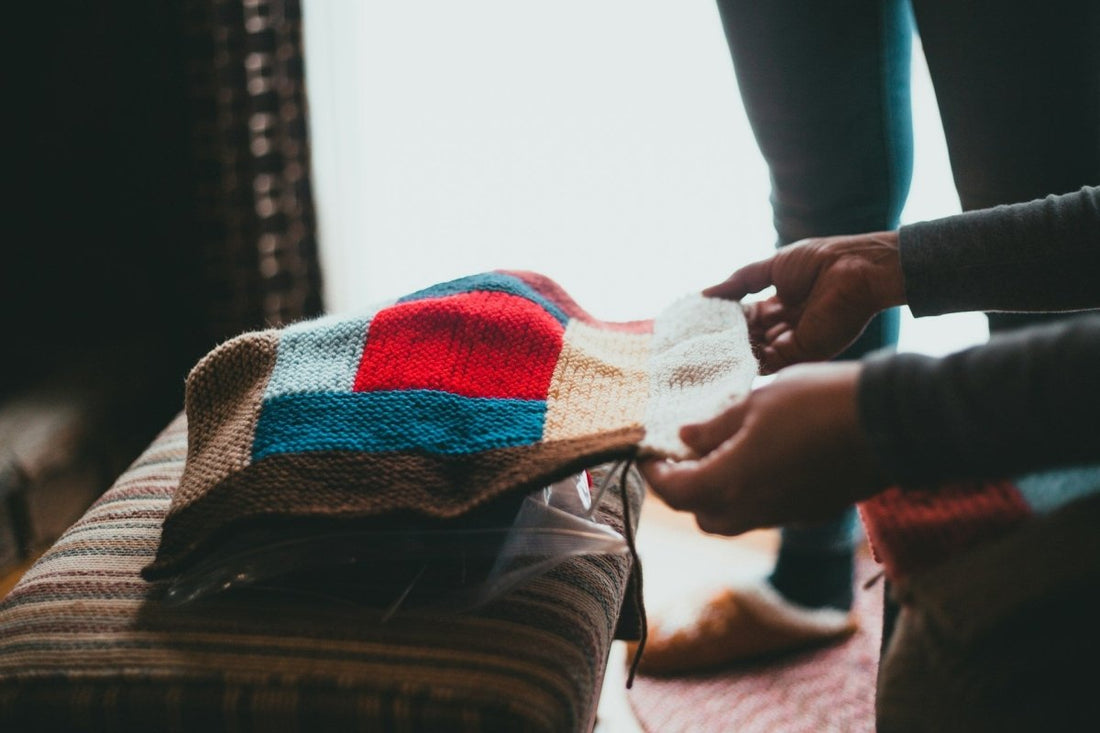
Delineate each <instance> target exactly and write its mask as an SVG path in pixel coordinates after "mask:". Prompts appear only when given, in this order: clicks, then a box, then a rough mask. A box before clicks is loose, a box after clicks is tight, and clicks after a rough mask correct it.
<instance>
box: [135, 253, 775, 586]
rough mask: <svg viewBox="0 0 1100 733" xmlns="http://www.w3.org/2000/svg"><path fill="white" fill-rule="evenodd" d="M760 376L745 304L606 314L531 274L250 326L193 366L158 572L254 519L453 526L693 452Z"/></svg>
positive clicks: (152, 574) (475, 278)
mask: <svg viewBox="0 0 1100 733" xmlns="http://www.w3.org/2000/svg"><path fill="white" fill-rule="evenodd" d="M755 374H756V362H755V360H754V359H753V356H752V353H751V349H750V346H749V339H748V331H747V327H746V324H745V319H744V315H743V313H742V310H741V307H740V305H739V304H738V303H734V302H730V301H725V300H720V299H715V298H704V297H703V296H702V295H688V296H685V297H684V298H682V299H679V300H677V301H676V302H674V303H672V304H671V305H670V306H669V307H668V308H666V309H664V310H663V311H661V312H660V313H658V315H657V316H656V317H655V318H654V319H652V320H646V321H632V322H628V323H609V322H605V321H600V320H598V319H596V318H593V317H592V316H591V315H589V314H588V313H587V312H586V311H584V310H583V309H582V308H581V307H580V306H579V305H577V303H576V302H575V301H573V300H572V298H570V297H569V296H568V294H567V293H566V292H565V290H564V289H563V288H561V286H559V285H558V284H557V283H555V282H553V281H552V280H551V279H550V278H547V277H546V276H544V275H540V274H537V273H530V272H505V271H497V272H488V273H481V274H477V275H472V276H469V277H465V278H459V279H457V280H453V281H449V282H446V283H440V284H438V285H434V286H432V287H429V288H426V289H424V290H420V291H418V292H416V293H412V294H410V295H407V296H405V297H402V298H399V299H397V300H396V301H395V302H393V301H391V302H388V303H383V304H379V305H377V306H374V307H372V308H370V309H367V310H366V311H365V312H363V313H356V314H348V315H332V316H326V317H324V318H320V319H315V320H311V321H303V322H299V323H296V324H293V325H291V326H288V327H286V328H284V329H281V330H277V331H276V330H268V331H262V332H255V333H248V334H243V335H241V336H238V337H237V338H235V339H232V340H230V341H228V342H226V343H225V344H222V345H220V346H219V347H218V348H216V349H214V350H213V351H212V352H211V353H210V354H208V355H207V356H206V357H204V358H203V359H202V360H201V361H200V362H199V363H198V364H197V365H196V366H195V368H194V369H193V370H192V372H191V374H190V375H189V376H188V380H187V391H186V405H185V408H186V410H185V411H186V414H187V419H188V441H189V448H188V456H187V462H186V464H185V468H184V473H183V477H182V479H181V482H180V486H179V489H178V490H177V492H176V493H175V495H174V497H173V500H172V506H171V507H170V509H169V512H168V515H167V517H166V518H165V521H164V526H163V531H162V535H161V541H160V545H159V547H158V551H157V556H156V559H155V560H154V562H152V563H151V564H150V565H148V566H147V567H146V568H145V569H144V571H143V575H144V576H145V577H146V578H147V579H158V578H165V577H169V576H172V575H174V574H176V573H178V572H180V571H181V570H182V569H183V568H185V567H187V566H189V565H190V564H192V563H194V562H196V561H197V560H198V559H200V558H201V557H202V556H203V555H205V554H207V553H209V552H211V551H212V550H213V549H214V548H216V546H217V545H218V543H219V541H221V539H222V538H225V537H228V536H231V535H232V534H233V533H234V532H235V531H236V529H238V528H240V527H245V526H248V527H254V526H256V525H263V524H265V523H266V524H278V523H285V522H287V521H294V522H303V521H315V520H323V521H325V522H329V523H331V522H334V521H339V522H349V523H351V522H367V521H372V520H373V521H385V519H386V517H392V516H400V517H402V518H403V521H408V520H409V519H410V518H411V519H418V520H419V521H424V522H438V521H450V520H454V519H457V518H461V517H463V516H465V515H467V514H469V513H470V512H472V511H474V510H475V509H478V508H479V507H483V506H485V505H487V504H489V503H490V502H493V501H494V500H496V499H498V498H500V497H503V496H504V495H506V494H507V495H513V494H519V493H521V492H527V491H530V490H533V489H536V488H539V487H541V486H545V485H548V484H550V483H552V482H553V481H556V480H558V479H561V478H564V477H565V476H568V475H570V474H572V473H575V472H577V471H579V470H582V469H584V468H587V467H590V466H594V465H597V464H599V463H603V462H606V461H609V460H614V459H622V458H631V457H634V456H639V457H644V456H663V457H672V458H684V457H688V456H690V455H691V453H690V450H689V449H688V447H687V446H686V445H684V444H683V442H682V441H680V439H679V434H678V433H679V428H680V427H681V426H682V425H684V424H686V423H688V422H696V421H700V420H704V419H707V418H709V417H712V416H713V415H715V414H717V413H718V412H720V411H721V410H722V409H723V408H725V407H726V406H727V405H728V404H729V403H730V402H731V401H733V400H735V399H737V398H738V397H740V396H742V395H744V394H745V393H746V392H747V391H748V389H749V387H750V385H751V382H752V379H753V376H754V375H755Z"/></svg>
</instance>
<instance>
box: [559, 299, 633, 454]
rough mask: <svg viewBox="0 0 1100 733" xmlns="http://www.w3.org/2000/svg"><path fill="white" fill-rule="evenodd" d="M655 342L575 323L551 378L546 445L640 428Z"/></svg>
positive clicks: (563, 345)
mask: <svg viewBox="0 0 1100 733" xmlns="http://www.w3.org/2000/svg"><path fill="white" fill-rule="evenodd" d="M652 338H653V337H652V335H651V334H648V333H622V332H616V331H608V330H605V329H602V328H599V327H596V326H592V325H589V324H586V323H584V322H582V321H579V320H572V321H570V322H569V325H568V326H567V327H566V329H565V335H564V337H563V344H562V350H561V355H560V356H559V357H558V363H557V365H556V366H555V368H554V374H553V376H552V377H551V379H550V389H549V392H548V394H547V399H546V421H545V423H544V427H543V435H542V440H543V442H550V441H554V440H566V439H569V438H580V437H584V436H586V435H598V434H600V433H605V432H608V431H611V430H617V429H619V428H627V427H640V426H641V424H642V417H643V416H644V414H645V403H646V395H647V393H648V392H649V377H648V376H647V375H646V366H647V360H648V356H649V344H650V341H651V340H652Z"/></svg>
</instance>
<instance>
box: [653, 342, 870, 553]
mask: <svg viewBox="0 0 1100 733" xmlns="http://www.w3.org/2000/svg"><path fill="white" fill-rule="evenodd" d="M859 374H860V365H859V363H858V362H844V363H834V364H820V365H804V366H800V367H793V368H791V369H786V370H784V371H783V372H781V373H780V374H779V375H778V376H777V377H776V378H775V379H774V380H773V381H772V382H771V383H770V384H767V385H765V386H763V387H759V388H758V389H755V390H753V391H752V392H751V393H750V394H749V395H748V396H747V397H746V398H745V399H744V400H742V401H741V402H739V403H737V404H735V405H733V406H732V407H730V408H729V409H728V410H726V411H725V412H724V413H722V414H721V415H719V416H717V417H715V418H714V419H712V420H710V421H709V422H705V423H701V424H698V425H689V426H686V427H684V428H683V430H681V433H680V436H681V438H683V440H684V442H685V443H687V444H688V446H689V447H691V448H692V449H693V450H694V451H695V452H696V453H697V454H698V455H699V456H701V457H700V458H699V459H697V460H687V461H680V462H675V463H674V462H670V461H662V460H654V461H648V462H645V463H643V464H642V467H641V468H642V473H643V474H644V475H645V477H646V479H647V480H648V482H649V484H650V486H651V487H652V488H653V490H654V491H655V492H656V493H657V494H658V496H660V497H661V498H662V499H664V501H665V502H666V503H668V505H669V506H671V507H672V508H674V509H679V510H683V511H689V512H692V513H694V514H695V519H696V521H697V522H698V524H699V527H700V529H702V530H703V531H705V532H711V533H715V534H725V535H735V534H740V533H742V532H746V531H748V530H751V529H756V528H759V527H773V526H779V525H787V524H797V523H800V522H811V521H817V520H821V519H826V518H828V517H829V516H832V515H835V514H836V513H837V512H839V511H840V510H842V509H843V508H844V507H846V506H849V505H850V504H852V503H854V502H856V501H858V500H861V499H865V498H867V497H869V496H871V495H872V494H874V493H877V491H879V490H881V489H883V488H885V487H886V484H887V482H886V479H885V477H884V476H883V475H882V472H881V471H880V470H879V468H878V466H877V463H876V461H875V458H874V456H873V454H872V451H871V446H870V443H869V442H868V440H867V438H866V436H865V435H864V433H863V429H862V428H861V427H860V424H859V417H858V408H857V404H856V390H857V385H858V381H859Z"/></svg>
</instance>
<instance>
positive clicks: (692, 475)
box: [639, 459, 751, 535]
mask: <svg viewBox="0 0 1100 733" xmlns="http://www.w3.org/2000/svg"><path fill="white" fill-rule="evenodd" d="M639 468H640V470H641V472H642V475H643V476H644V477H645V479H646V481H647V482H648V483H649V485H650V487H651V488H652V489H653V491H654V492H656V494H657V495H658V496H660V497H661V499H663V500H664V502H665V503H666V504H668V505H669V506H670V507H672V508H673V509H676V510H678V511H690V512H692V513H693V514H694V515H695V522H696V524H698V525H699V529H701V530H703V531H704V532H708V533H710V534H724V535H735V534H740V533H741V532H744V531H747V530H748V529H750V528H751V527H749V526H746V525H745V524H744V523H743V522H739V521H736V520H734V519H732V518H730V517H729V516H728V513H727V512H725V511H724V503H725V500H724V498H723V495H722V492H720V491H718V488H719V487H718V486H717V485H715V484H714V483H713V479H714V477H713V476H712V474H711V472H710V471H708V470H707V468H706V461H705V460H703V461H680V462H677V463H674V462H672V461H666V460H661V459H652V460H649V461H645V462H643V463H642V464H640V466H639ZM718 478H722V477H721V476H718ZM727 480H728V479H727Z"/></svg>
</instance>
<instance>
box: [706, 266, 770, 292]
mask: <svg viewBox="0 0 1100 733" xmlns="http://www.w3.org/2000/svg"><path fill="white" fill-rule="evenodd" d="M771 270H772V258H771V257H769V258H768V259H766V260H760V261H759V262H753V263H752V264H751V265H745V266H744V267H742V268H741V269H740V270H738V271H737V272H735V273H733V274H732V275H730V276H729V277H728V278H727V279H726V280H725V282H721V283H718V284H717V285H712V286H710V287H709V288H707V289H706V290H704V291H703V295H705V296H707V297H708V298H726V299H727V300H741V299H742V298H744V297H745V296H746V295H748V294H749V293H758V292H760V291H761V290H763V289H764V288H766V287H768V286H769V285H771V284H772V274H771Z"/></svg>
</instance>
